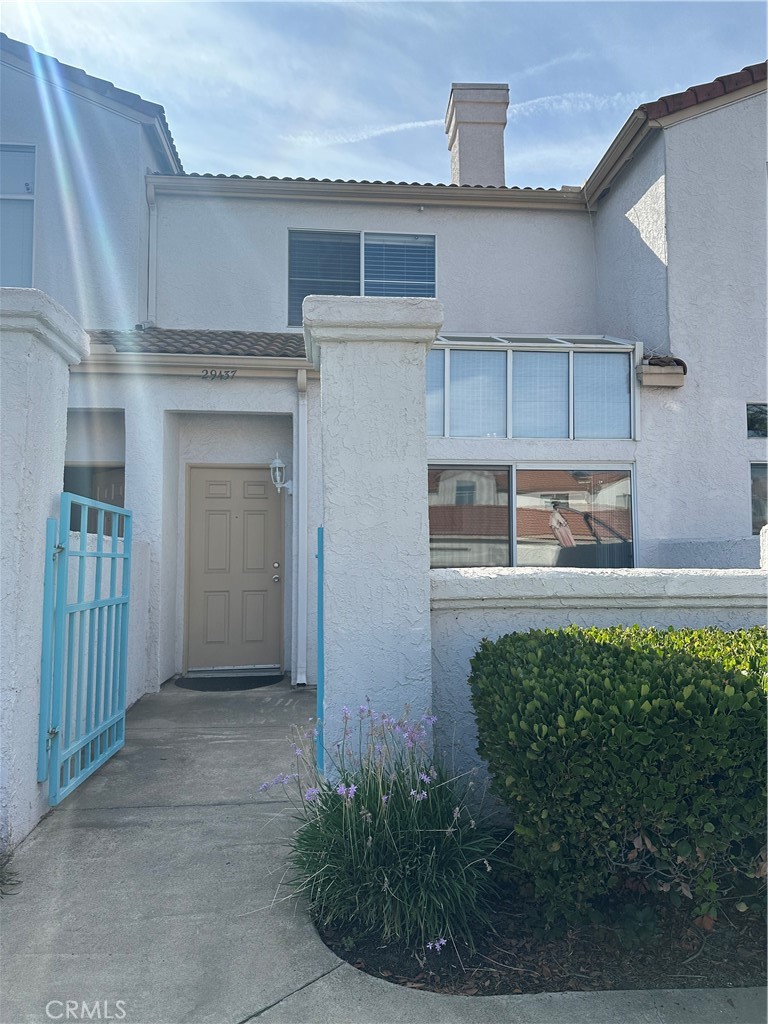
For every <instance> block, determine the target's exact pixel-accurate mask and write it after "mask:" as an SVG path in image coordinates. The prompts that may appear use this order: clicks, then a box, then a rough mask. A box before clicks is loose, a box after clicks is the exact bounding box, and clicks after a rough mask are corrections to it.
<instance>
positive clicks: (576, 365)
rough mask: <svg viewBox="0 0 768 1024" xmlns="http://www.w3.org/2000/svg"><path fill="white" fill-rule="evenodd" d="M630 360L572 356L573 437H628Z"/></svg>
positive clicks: (618, 355)
mask: <svg viewBox="0 0 768 1024" xmlns="http://www.w3.org/2000/svg"><path fill="white" fill-rule="evenodd" d="M630 371H631V363H630V357H629V355H628V354H626V353H623V352H622V353H613V352H577V353H575V354H574V357H573V427H574V436H575V437H578V438H585V437H630V436H631V416H630Z"/></svg>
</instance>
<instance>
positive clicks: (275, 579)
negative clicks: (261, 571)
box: [272, 576, 280, 583]
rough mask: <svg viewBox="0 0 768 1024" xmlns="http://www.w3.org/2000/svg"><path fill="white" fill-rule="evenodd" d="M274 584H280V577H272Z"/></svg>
mask: <svg viewBox="0 0 768 1024" xmlns="http://www.w3.org/2000/svg"><path fill="white" fill-rule="evenodd" d="M272 582H273V583H279V582H280V577H279V576H273V577H272Z"/></svg>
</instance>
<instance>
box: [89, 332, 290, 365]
mask: <svg viewBox="0 0 768 1024" xmlns="http://www.w3.org/2000/svg"><path fill="white" fill-rule="evenodd" d="M88 333H89V334H90V337H91V342H92V344H94V345H113V346H114V347H115V349H116V350H117V351H118V352H129V353H142V354H143V353H146V354H154V355H177V354H178V355H189V356H255V357H259V356H261V357H269V358H272V359H280V358H283V359H304V358H306V354H305V351H304V335H303V334H289V333H285V334H272V333H267V332H265V331H197V330H187V329H185V328H164V327H147V328H145V329H144V330H143V331H89V332H88Z"/></svg>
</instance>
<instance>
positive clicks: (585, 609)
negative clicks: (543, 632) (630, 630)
mask: <svg viewBox="0 0 768 1024" xmlns="http://www.w3.org/2000/svg"><path fill="white" fill-rule="evenodd" d="M430 581H431V603H432V693H433V707H434V711H435V714H436V715H437V719H438V721H437V725H436V726H435V730H436V741H437V742H438V743H439V744H440V745H441V746H442V748H443V749H444V750H451V749H452V750H453V751H454V754H455V758H456V764H457V766H458V767H462V766H471V765H473V764H477V763H479V758H478V756H477V754H476V745H477V733H476V729H475V722H474V714H473V711H472V706H471V703H470V699H469V687H468V685H467V679H468V677H469V672H470V665H469V662H470V659H471V657H472V655H473V654H474V652H475V650H476V649H477V647H478V645H479V643H480V640H481V639H482V638H483V637H487V638H488V639H490V640H495V639H497V638H498V637H500V636H503V635H504V634H506V633H512V632H525V631H527V630H529V629H544V628H552V629H557V628H560V627H562V626H567V625H571V624H575V625H579V626H611V625H626V626H631V625H635V624H637V625H640V626H657V627H660V628H664V627H666V626H675V627H681V626H691V627H703V626H719V627H721V628H722V629H741V628H747V627H749V626H754V625H758V624H760V623H762V622H764V621H765V593H766V584H767V583H768V574H766V572H765V571H761V570H757V569H756V570H753V571H738V570H696V569H691V570H682V571H681V570H671V569H668V570H664V569H656V570H639V569H615V570H608V569H543V570H541V569H433V570H432V571H431V572H430Z"/></svg>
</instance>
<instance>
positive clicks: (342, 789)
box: [336, 782, 357, 800]
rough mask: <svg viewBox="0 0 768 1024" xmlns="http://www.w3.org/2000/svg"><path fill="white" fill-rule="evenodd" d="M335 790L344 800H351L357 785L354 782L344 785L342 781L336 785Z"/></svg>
mask: <svg viewBox="0 0 768 1024" xmlns="http://www.w3.org/2000/svg"><path fill="white" fill-rule="evenodd" d="M336 792H337V793H338V794H339V796H343V797H344V799H345V800H351V799H352V797H353V796H354V795H355V793H356V792H357V786H356V785H355V784H354V782H353V783H352V784H351V785H349V786H345V785H344V783H343V782H342V783H340V784H339V785H338V786H337V787H336Z"/></svg>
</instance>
